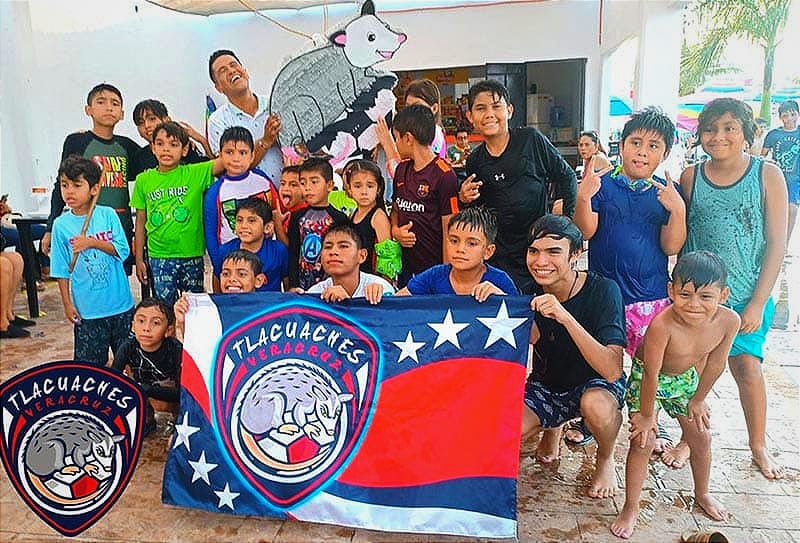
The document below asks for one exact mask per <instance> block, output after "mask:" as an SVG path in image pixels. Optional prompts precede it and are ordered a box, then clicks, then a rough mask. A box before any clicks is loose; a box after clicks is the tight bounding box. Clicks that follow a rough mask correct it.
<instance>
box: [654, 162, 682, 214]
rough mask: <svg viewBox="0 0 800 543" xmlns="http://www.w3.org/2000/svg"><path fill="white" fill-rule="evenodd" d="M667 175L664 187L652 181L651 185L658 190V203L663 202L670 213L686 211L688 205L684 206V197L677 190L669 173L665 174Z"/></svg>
mask: <svg viewBox="0 0 800 543" xmlns="http://www.w3.org/2000/svg"><path fill="white" fill-rule="evenodd" d="M665 175H666V177H667V184H666V185H662V184H661V183H659V182H658V181H656V180H655V179H651V180H650V184H651V185H653V186H654V187H655V188H656V189H657V190H658V201H659V202H661V205H662V206H664V209H666V210H667V211H669V212H670V213H675V212H676V211H685V210H686V204H684V202H683V197H681V194H680V193H679V192H678V189H677V188H675V182H674V181H673V180H672V176H671V175H670V174H669V172H665Z"/></svg>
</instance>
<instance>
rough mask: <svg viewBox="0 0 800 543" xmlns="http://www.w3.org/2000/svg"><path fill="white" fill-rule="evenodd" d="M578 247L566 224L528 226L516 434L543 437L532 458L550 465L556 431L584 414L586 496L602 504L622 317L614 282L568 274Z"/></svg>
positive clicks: (610, 470)
mask: <svg viewBox="0 0 800 543" xmlns="http://www.w3.org/2000/svg"><path fill="white" fill-rule="evenodd" d="M582 246H583V236H582V235H581V231H580V230H579V229H578V227H577V226H575V224H574V223H573V222H572V221H571V220H570V219H568V218H567V217H563V216H559V215H545V216H544V217H541V218H540V219H539V220H537V221H536V222H535V223H534V224H533V228H532V231H531V235H530V241H529V244H528V253H527V259H526V260H527V266H528V269H529V270H530V274H531V276H532V277H533V279H534V280H535V281H536V283H537V296H535V297H534V298H533V300H531V309H532V310H533V311H534V312H535V313H536V316H535V318H534V325H533V327H532V328H531V344H532V345H533V372H532V373H531V375H530V377H529V378H528V382H527V383H526V386H525V407H524V409H523V414H522V435H523V439H524V438H526V437H528V436H529V435H534V434H537V433H539V432H540V431H542V430H544V431H545V435H544V436H543V437H542V440H541V441H540V443H539V447H538V449H537V451H536V456H537V458H538V459H539V460H540V461H541V462H544V463H547V462H552V461H553V460H555V459H556V458H557V457H558V446H559V443H560V441H561V439H560V438H561V427H562V426H563V424H564V423H565V422H566V421H569V420H571V419H573V418H575V417H577V416H581V415H582V416H583V418H584V421H585V423H586V425H587V426H588V427H589V429H590V430H591V431H592V433H593V434H594V436H595V439H596V440H597V460H596V462H595V472H594V476H593V477H592V483H591V485H590V487H589V491H588V494H589V496H591V497H593V498H608V497H610V496H613V495H614V492H615V490H616V476H615V474H614V443H615V441H616V438H617V433H618V432H619V427H620V424H621V423H622V415H621V413H620V409H621V408H622V402H623V399H624V396H625V374H624V373H623V371H622V350H623V348H624V347H625V344H626V335H625V315H624V313H623V305H622V295H621V294H620V290H619V287H618V286H617V284H616V283H615V282H614V281H612V280H610V279H606V278H604V277H600V276H599V275H596V274H594V273H592V272H588V273H587V272H579V271H576V270H575V269H574V267H575V264H576V263H577V260H578V257H580V254H581V250H582Z"/></svg>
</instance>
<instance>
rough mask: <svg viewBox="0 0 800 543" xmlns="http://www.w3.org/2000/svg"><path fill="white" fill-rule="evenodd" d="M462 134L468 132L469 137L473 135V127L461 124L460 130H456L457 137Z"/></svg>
mask: <svg viewBox="0 0 800 543" xmlns="http://www.w3.org/2000/svg"><path fill="white" fill-rule="evenodd" d="M461 132H466V133H467V136H469V135H470V134H472V127H471V126H469V125H467V124H460V125H458V128H456V136H458V135H459V134H460V133H461Z"/></svg>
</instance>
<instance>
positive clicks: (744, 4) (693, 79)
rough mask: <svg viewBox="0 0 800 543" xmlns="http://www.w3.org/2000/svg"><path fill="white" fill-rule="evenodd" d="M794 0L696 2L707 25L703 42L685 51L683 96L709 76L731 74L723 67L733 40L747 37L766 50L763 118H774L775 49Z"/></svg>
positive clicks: (699, 17) (697, 0)
mask: <svg viewBox="0 0 800 543" xmlns="http://www.w3.org/2000/svg"><path fill="white" fill-rule="evenodd" d="M790 4H791V0H696V1H695V5H694V7H693V8H692V9H693V12H694V15H696V16H697V18H698V21H700V22H701V23H702V24H704V25H706V30H705V31H704V32H703V38H702V39H701V40H700V42H699V43H696V44H687V43H686V38H685V36H684V43H683V50H682V52H681V82H680V93H681V95H684V94H688V93H690V92H692V91H693V90H694V89H695V88H697V87H698V86H700V85H701V84H702V83H703V80H704V79H705V77H706V76H707V75H714V74H719V73H723V72H725V71H731V69H730V68H725V67H724V66H721V65H720V61H721V59H722V54H723V52H724V51H725V46H726V45H727V43H728V40H730V39H731V38H743V39H746V40H749V41H750V42H752V43H753V44H754V45H758V46H760V47H761V48H762V49H763V50H764V76H763V81H762V83H763V90H762V93H761V112H760V114H759V116H760V117H763V118H765V119H768V118H769V116H770V96H771V91H772V70H773V66H774V64H775V49H776V48H777V46H778V45H779V44H780V34H781V32H782V31H783V29H784V27H785V26H786V20H787V19H788V16H789V5H790Z"/></svg>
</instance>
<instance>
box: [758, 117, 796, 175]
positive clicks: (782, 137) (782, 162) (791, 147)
mask: <svg viewBox="0 0 800 543" xmlns="http://www.w3.org/2000/svg"><path fill="white" fill-rule="evenodd" d="M764 148H765V149H771V150H772V158H773V160H775V162H777V163H778V166H779V167H780V169H781V171H782V172H783V176H784V177H785V178H786V181H787V182H792V181H800V126H798V127H797V128H795V129H794V130H792V131H787V130H784V129H783V128H774V129H772V130H770V131H769V132H768V133H767V137H766V138H764Z"/></svg>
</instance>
